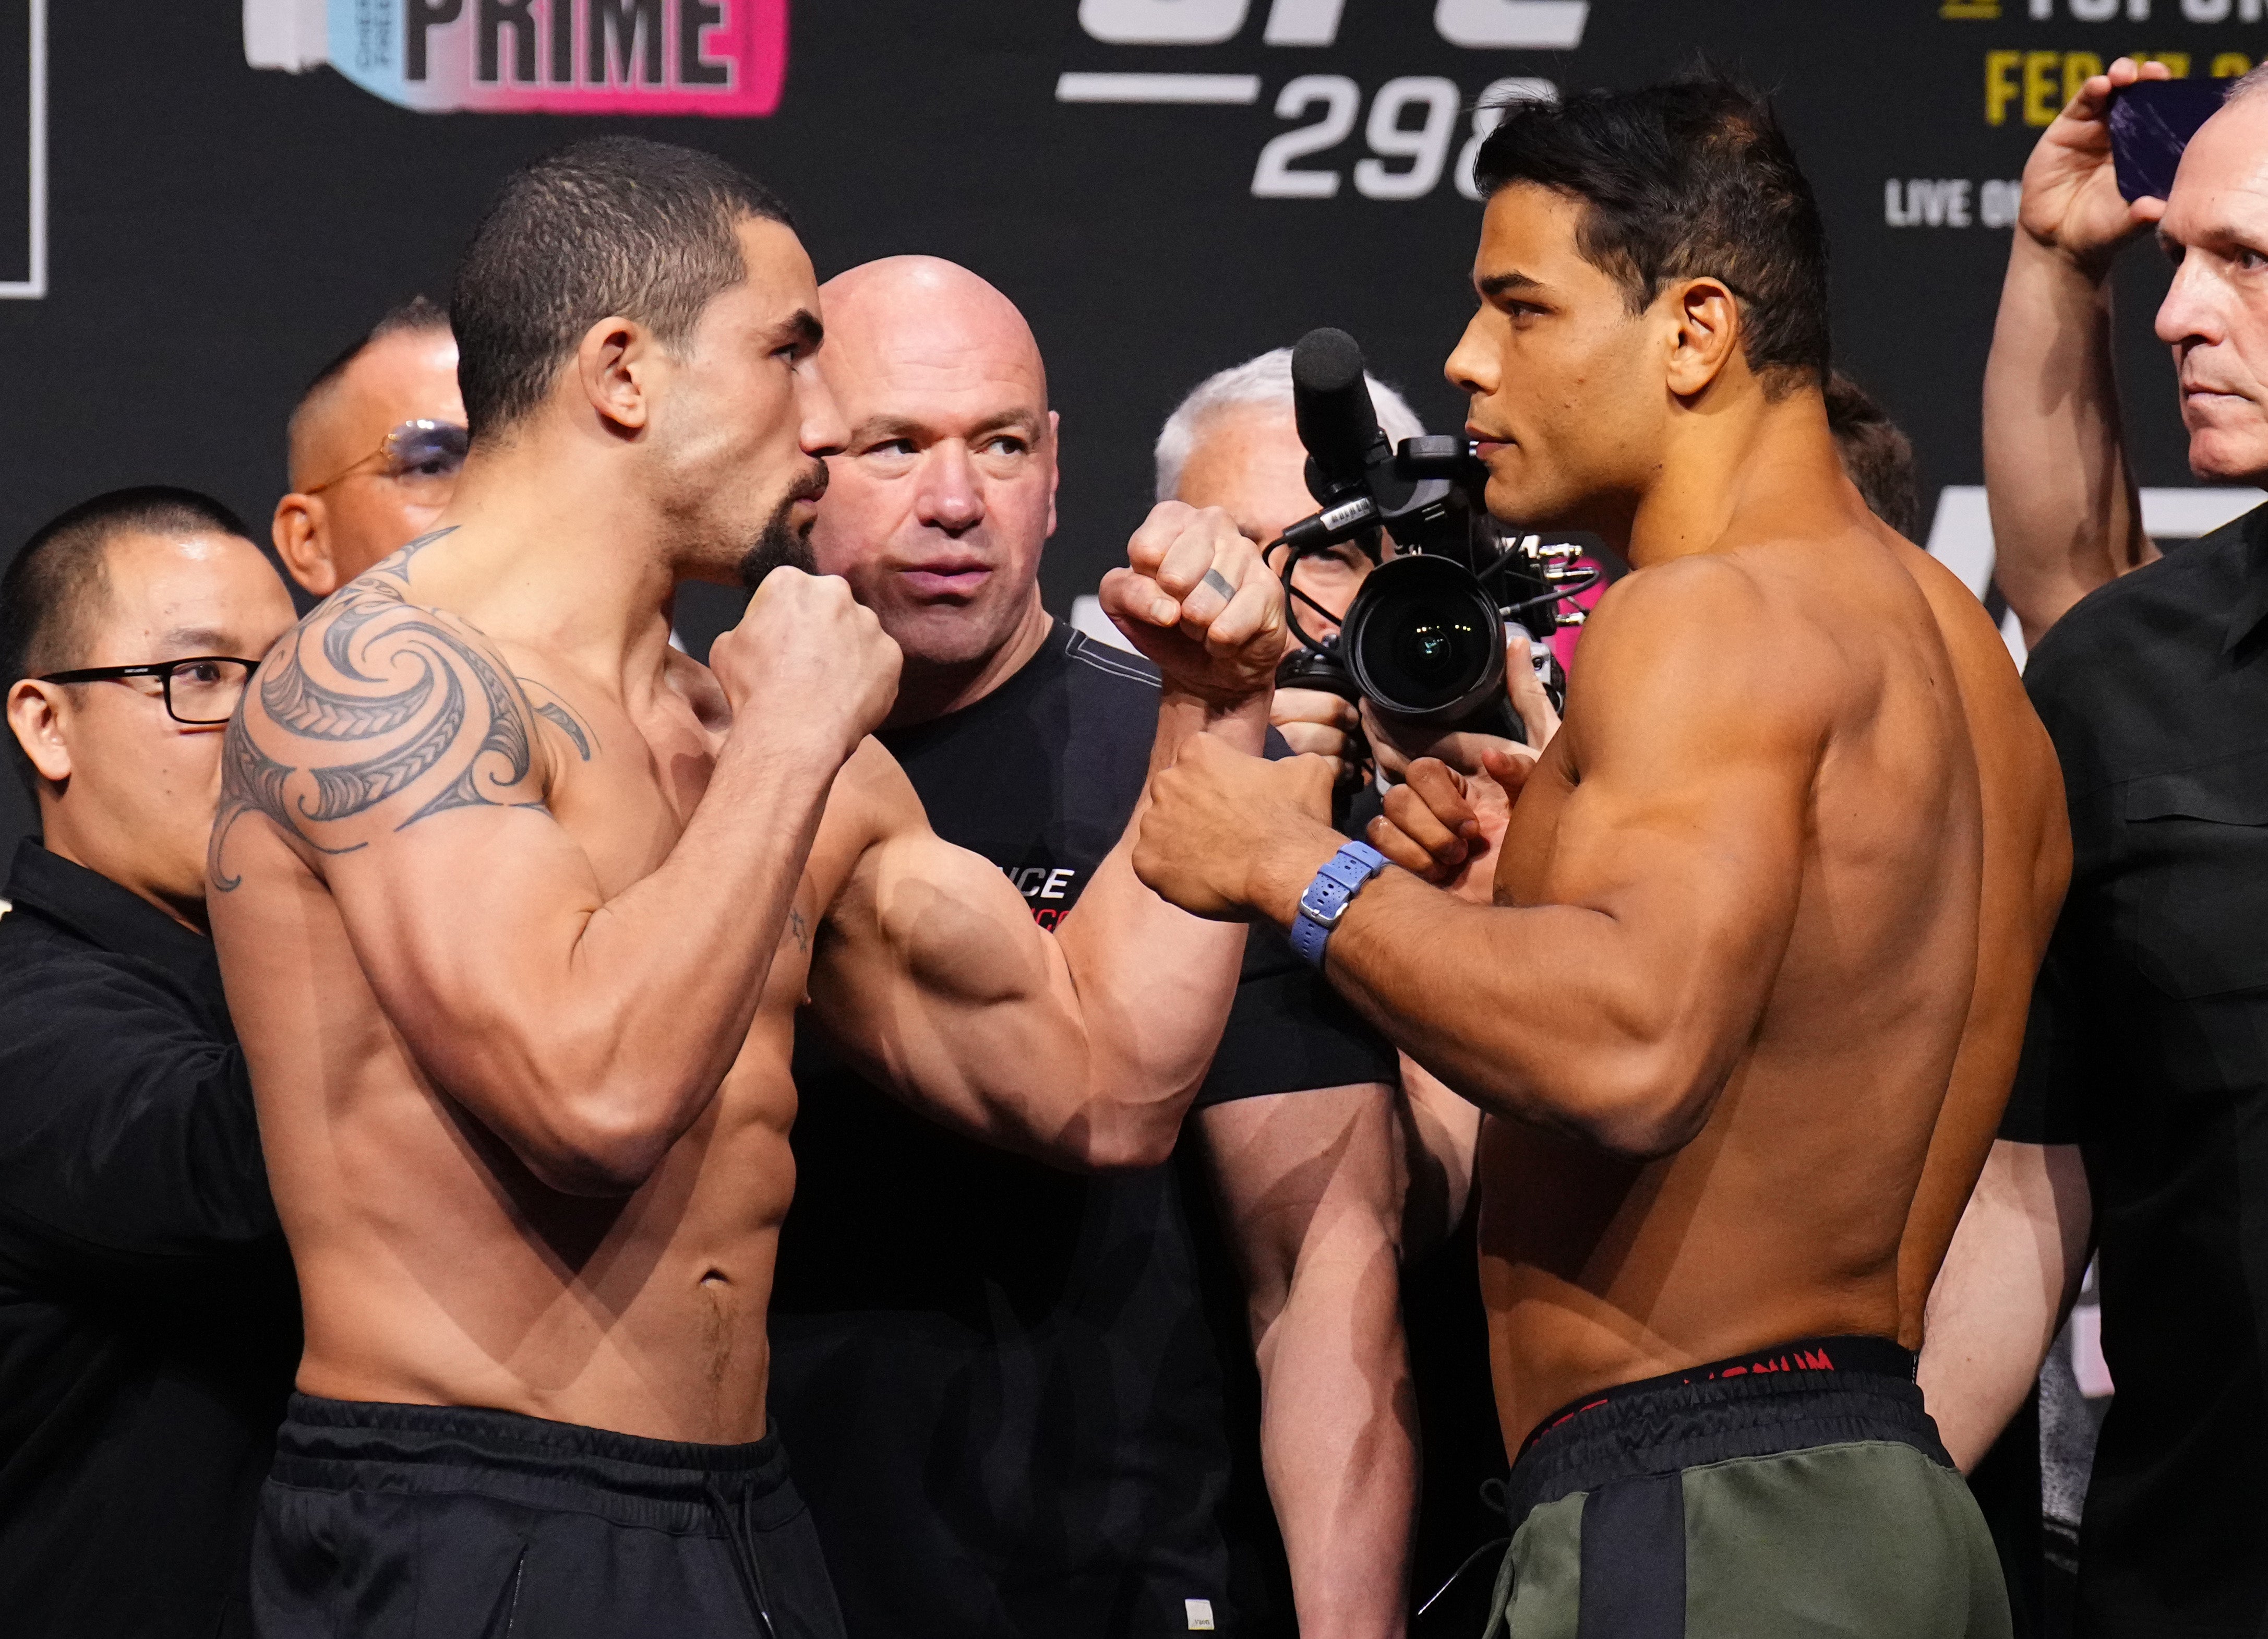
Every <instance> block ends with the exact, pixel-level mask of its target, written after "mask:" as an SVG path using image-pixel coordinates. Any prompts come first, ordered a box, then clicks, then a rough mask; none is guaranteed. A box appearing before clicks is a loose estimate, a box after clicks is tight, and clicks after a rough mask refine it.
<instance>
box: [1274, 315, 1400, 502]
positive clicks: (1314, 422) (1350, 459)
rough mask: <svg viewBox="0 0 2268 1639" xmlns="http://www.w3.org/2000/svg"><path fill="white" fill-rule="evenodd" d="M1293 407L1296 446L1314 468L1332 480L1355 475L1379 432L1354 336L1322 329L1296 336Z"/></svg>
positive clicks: (1376, 414)
mask: <svg viewBox="0 0 2268 1639" xmlns="http://www.w3.org/2000/svg"><path fill="white" fill-rule="evenodd" d="M1292 415H1293V418H1294V419H1295V420H1296V421H1297V422H1298V424H1299V428H1300V443H1302V444H1304V445H1306V446H1307V454H1310V455H1312V456H1314V458H1315V465H1316V466H1317V467H1318V468H1319V469H1322V472H1324V473H1325V474H1326V475H1329V476H1334V477H1353V476H1359V474H1360V472H1361V469H1362V466H1363V462H1364V461H1365V460H1366V457H1367V456H1368V454H1369V453H1370V447H1371V446H1372V445H1373V443H1374V442H1376V441H1377V439H1378V435H1379V434H1378V412H1377V410H1375V409H1373V407H1372V404H1371V402H1370V385H1369V383H1368V382H1367V381H1366V380H1365V379H1364V376H1363V360H1362V348H1361V346H1360V344H1359V343H1357V342H1356V341H1355V339H1354V337H1352V336H1349V335H1348V334H1347V333H1346V332H1345V331H1344V330H1332V329H1322V330H1310V331H1308V332H1307V335H1305V336H1301V337H1300V344H1299V345H1298V346H1296V347H1294V348H1293V349H1292Z"/></svg>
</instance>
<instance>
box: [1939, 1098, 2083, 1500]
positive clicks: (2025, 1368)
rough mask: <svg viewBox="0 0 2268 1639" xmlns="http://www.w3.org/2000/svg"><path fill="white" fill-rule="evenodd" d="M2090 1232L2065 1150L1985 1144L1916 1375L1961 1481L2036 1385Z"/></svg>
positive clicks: (2072, 1152) (2073, 1158)
mask: <svg viewBox="0 0 2268 1639" xmlns="http://www.w3.org/2000/svg"><path fill="white" fill-rule="evenodd" d="M2091 1229H2092V1223H2091V1210H2090V1207H2089V1204H2088V1188H2087V1174H2086V1170H2085V1168H2084V1166H2083V1165H2082V1164H2081V1163H2080V1159H2079V1152H2078V1151H2077V1150H2076V1149H2075V1148H2067V1147H2064V1146H2047V1145H2038V1144H2016V1143H2011V1142H2009V1141H2006V1140H2002V1141H1999V1142H1998V1143H1996V1144H1994V1145H1993V1146H1992V1155H1990V1157H1988V1158H1987V1160H1986V1162H1985V1171H1984V1174H1983V1176H1982V1177H1980V1178H1978V1179H1977V1189H1976V1192H1975V1193H1974V1194H1972V1195H1971V1196H1970V1200H1969V1207H1968V1209H1967V1210H1966V1211H1965V1212H1964V1213H1962V1218H1961V1224H1960V1227H1959V1229H1956V1230H1955V1232H1954V1237H1953V1245H1952V1247H1951V1248H1950V1249H1949V1250H1948V1251H1947V1253H1946V1258H1945V1264H1944V1266H1943V1267H1942V1268H1941V1269H1940V1271H1939V1272H1938V1277H1937V1283H1936V1285H1935V1287H1934V1288H1933V1289H1932V1290H1931V1292H1930V1296H1929V1307H1928V1310H1927V1320H1926V1328H1925V1332H1924V1337H1923V1342H1922V1351H1921V1366H1920V1371H1919V1374H1918V1375H1919V1377H1920V1382H1921V1389H1922V1395H1923V1398H1924V1399H1925V1400H1926V1402H1927V1404H1928V1407H1929V1413H1930V1415H1931V1416H1933V1418H1935V1419H1936V1420H1937V1426H1938V1430H1939V1433H1940V1436H1942V1437H1943V1439H1944V1441H1945V1449H1946V1450H1947V1451H1948V1452H1949V1453H1951V1455H1952V1457H1953V1459H1954V1461H1955V1463H1956V1464H1958V1465H1959V1466H1960V1468H1961V1470H1962V1473H1967V1472H1968V1471H1969V1470H1970V1469H1971V1468H1973V1467H1975V1466H1977V1463H1978V1461H1979V1460H1981V1459H1982V1458H1983V1457H1984V1455H1985V1452H1986V1451H1989V1450H1991V1449H1992V1443H1993V1441H1995V1440H1997V1439H1999V1437H2000V1430H2001V1429H2004V1428H2006V1427H2007V1423H2008V1419H2009V1418H2011V1417H2013V1416H2014V1414H2015V1413H2016V1409H2017V1407H2019V1406H2021V1405H2022V1404H2023V1403H2024V1397H2025V1396H2026V1395H2028V1394H2029V1393H2030V1392H2031V1391H2032V1384H2034V1383H2035V1382H2036V1380H2037V1379H2038V1377H2039V1370H2040V1362H2041V1361H2042V1360H2043V1359H2044V1358H2045V1357H2046V1355H2047V1352H2048V1349H2049V1347H2050V1346H2051V1344H2052V1343H2053V1342H2054V1341H2055V1336H2056V1333H2057V1332H2058V1330H2059V1329H2060V1328H2061V1326H2062V1325H2063V1318H2064V1316H2065V1315H2066V1314H2067V1313H2068V1312H2069V1310H2070V1308H2071V1302H2072V1299H2073V1296H2076V1295H2077V1293H2078V1290H2079V1282H2080V1276H2081V1274H2083V1273H2084V1272H2085V1270H2086V1267H2087V1247H2088V1239H2089V1236H2090V1232H2091Z"/></svg>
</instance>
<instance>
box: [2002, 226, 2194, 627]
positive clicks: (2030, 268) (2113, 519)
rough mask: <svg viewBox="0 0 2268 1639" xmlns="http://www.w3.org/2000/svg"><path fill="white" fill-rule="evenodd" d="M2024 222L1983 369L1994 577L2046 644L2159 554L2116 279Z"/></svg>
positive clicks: (2011, 255)
mask: <svg viewBox="0 0 2268 1639" xmlns="http://www.w3.org/2000/svg"><path fill="white" fill-rule="evenodd" d="M2107 273H2108V270H2107V268H2106V269H2103V270H2102V272H2100V273H2098V272H2096V271H2095V270H2092V269H2085V268H2081V267H2080V266H2078V265H2076V264H2074V263H2073V262H2072V261H2071V260H2070V259H2069V258H2068V257H2066V256H2065V255H2062V254H2061V253H2059V252H2058V251H2055V250H2053V249H2051V248H2049V247H2045V246H2043V245H2041V244H2040V243H2038V242H2037V241H2036V240H2033V239H2032V238H2031V237H2030V236H2029V235H2028V234H2026V233H2022V232H2021V231H2019V232H2018V233H2016V235H2015V237H2014V245H2013V247H2011V249H2010V252H2009V257H2008V273H2007V281H2006V283H2005V284H2004V285H2003V287H2002V290H2001V295H2000V311H1999V319H1998V321H1996V323H1995V325H1994V327H1993V332H1992V354H1991V357H1990V358H1989V359H1988V360H1987V362H1986V364H1985V493H1986V497H1987V499H1988V501H1989V503H1990V506H1991V509H1992V538H1993V544H1994V548H1995V550H1996V553H1997V560H1996V565H1995V567H1994V571H1993V578H1994V580H1996V581H1997V583H1998V584H1999V587H2000V591H2001V594H2002V595H2003V596H2005V597H2006V598H2007V600H2008V605H2009V607H2010V608H2011V609H2014V610H2015V611H2016V615H2017V617H2018V618H2019V619H2020V620H2021V621H2022V622H2023V624H2024V635H2025V637H2026V639H2027V640H2028V641H2035V642H2036V641H2037V640H2038V639H2039V638H2040V636H2041V635H2042V634H2043V633H2044V632H2045V631H2047V629H2048V628H2049V627H2050V626H2051V625H2052V624H2055V622H2056V621H2057V620H2058V618H2060V617H2061V616H2062V615H2063V613H2064V611H2065V610H2066V609H2069V608H2070V607H2071V606H2072V605H2073V603H2075V602H2078V601H2079V599H2080V598H2081V597H2084V596H2085V595H2086V594H2088V592H2090V591H2092V590H2094V589H2095V587H2098V586H2101V585H2102V584H2103V583H2104V582H2105V581H2108V580H2112V579H2114V578H2115V577H2117V576H2118V575H2121V574H2124V572H2126V571H2128V570H2129V569H2132V568H2134V567H2136V566H2138V565H2140V564H2143V563H2146V562H2147V561H2148V560H2149V559H2150V558H2151V557H2155V556H2156V549H2155V548H2154V547H2153V546H2152V545H2151V543H2150V541H2149V538H2148V536H2147V535H2144V534H2143V532H2142V520H2141V515H2140V501H2139V495H2138V492H2137V491H2136V489H2135V486H2134V481H2133V477H2132V474H2131V473H2130V472H2129V471H2128V470H2127V467H2126V461H2125V454H2124V441H2123V435H2122V432H2121V430H2120V425H2119V407H2118V388H2117V376H2116V373H2115V371H2114V369H2113V367H2112V336H2111V324H2110V284H2109V280H2108V277H2107Z"/></svg>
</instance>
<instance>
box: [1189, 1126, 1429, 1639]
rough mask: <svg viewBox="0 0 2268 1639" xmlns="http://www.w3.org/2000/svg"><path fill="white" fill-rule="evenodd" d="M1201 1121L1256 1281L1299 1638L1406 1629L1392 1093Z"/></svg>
mask: <svg viewBox="0 0 2268 1639" xmlns="http://www.w3.org/2000/svg"><path fill="white" fill-rule="evenodd" d="M1197 1123H1198V1125H1199V1126H1200V1128H1201V1130H1202V1132H1203V1133H1204V1140H1205V1149H1206V1153H1207V1155H1208V1156H1209V1158H1210V1160H1211V1164H1212V1170H1213V1176H1214V1178H1215V1181H1216V1183H1217V1184H1218V1185H1219V1195H1220V1200H1221V1205H1222V1211H1223V1216H1224V1218H1225V1220H1226V1227H1227V1229H1228V1235H1229V1240H1230V1244H1231V1245H1232V1246H1233V1248H1234V1249H1235V1251H1236V1255H1237V1263H1238V1265H1239V1267H1240V1269H1241V1273H1242V1274H1243V1277H1244V1283H1245V1293H1246V1299H1247V1303H1248V1311H1249V1314H1250V1318H1251V1325H1252V1338H1253V1345H1254V1350H1255V1354H1256V1358H1257V1360H1258V1362H1259V1367H1260V1382H1261V1391H1262V1401H1261V1424H1260V1443H1261V1454H1262V1460H1263V1466H1264V1468H1265V1470H1266V1473H1267V1477H1268V1492H1269V1495H1270V1498H1271V1499H1272V1501H1273V1502H1274V1503H1275V1508H1276V1517H1277V1520H1278V1524H1279V1525H1281V1527H1282V1530H1283V1535H1284V1546H1285V1554H1286V1555H1287V1557H1288V1559H1289V1561H1290V1563H1291V1570H1292V1591H1293V1593H1294V1595H1295V1597H1296V1599H1297V1603H1298V1606H1299V1618H1300V1624H1299V1625H1300V1632H1301V1633H1302V1634H1304V1635H1308V1639H1381V1636H1392V1635H1400V1633H1401V1632H1402V1630H1403V1611H1404V1588H1403V1582H1404V1578H1405V1577H1406V1576H1407V1575H1408V1572H1409V1550H1410V1520H1411V1516H1412V1514H1413V1512H1414V1510H1415V1508H1416V1495H1417V1482H1418V1455H1417V1445H1416V1439H1415V1434H1414V1429H1415V1417H1414V1414H1413V1412H1412V1409H1411V1405H1410V1399H1411V1395H1410V1380H1409V1379H1410V1372H1409V1362H1408V1352H1407V1350H1406V1348H1405V1347H1404V1345H1403V1331H1402V1313H1401V1269H1400V1265H1401V1257H1400V1244H1399V1238H1400V1237H1399V1235H1398V1233H1397V1226H1398V1222H1399V1219H1400V1214H1401V1195H1402V1188H1401V1170H1400V1166H1399V1146H1398V1142H1397V1140H1398V1136H1399V1134H1398V1131H1397V1127H1396V1123H1395V1098H1394V1094H1393V1089H1390V1088H1388V1087H1387V1086H1385V1085H1383V1084H1382V1083H1378V1082H1367V1083H1358V1084H1352V1085H1349V1086H1344V1087H1329V1088H1315V1089H1308V1090H1307V1091H1305V1092H1296V1093H1280V1094H1274V1095H1270V1096H1261V1097H1256V1098H1246V1099H1239V1100H1235V1101H1233V1102H1231V1103H1227V1104H1217V1105H1215V1106H1213V1107H1212V1108H1211V1109H1208V1110H1206V1111H1203V1112H1202V1114H1201V1115H1199V1116H1198V1117H1197Z"/></svg>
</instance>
